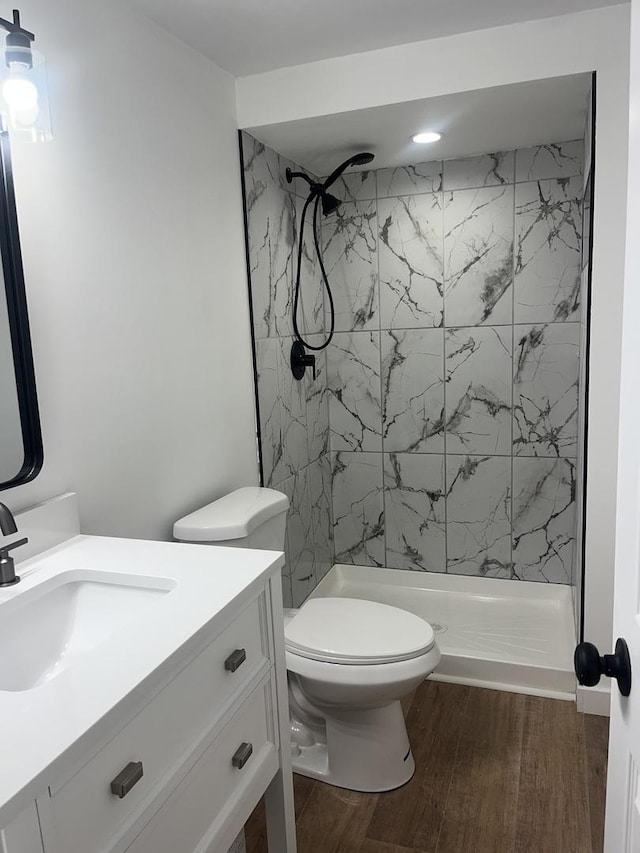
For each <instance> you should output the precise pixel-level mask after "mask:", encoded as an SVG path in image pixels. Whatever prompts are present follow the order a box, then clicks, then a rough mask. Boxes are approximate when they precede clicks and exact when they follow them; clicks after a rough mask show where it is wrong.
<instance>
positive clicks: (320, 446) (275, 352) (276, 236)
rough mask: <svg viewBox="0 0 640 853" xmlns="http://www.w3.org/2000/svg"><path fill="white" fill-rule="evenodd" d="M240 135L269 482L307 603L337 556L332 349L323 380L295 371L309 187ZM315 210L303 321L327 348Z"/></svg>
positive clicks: (292, 599)
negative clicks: (280, 499)
mask: <svg viewBox="0 0 640 853" xmlns="http://www.w3.org/2000/svg"><path fill="white" fill-rule="evenodd" d="M241 138H242V153H243V162H244V170H243V177H244V190H245V210H246V237H247V248H248V259H249V274H250V288H251V302H252V324H253V335H254V351H255V358H256V384H257V392H258V407H259V416H260V439H261V457H262V473H263V482H264V485H265V486H269V487H270V488H275V489H278V490H279V491H282V492H284V493H285V494H286V495H287V496H288V497H289V500H290V503H291V508H290V511H289V517H288V520H287V539H286V544H285V552H286V564H285V568H284V571H283V578H282V580H283V592H284V600H285V605H286V606H299V605H300V604H301V603H302V601H304V599H305V598H306V597H307V595H308V594H309V592H311V590H312V589H313V588H314V587H315V586H316V585H317V583H319V581H320V580H322V578H323V577H324V575H325V574H326V573H327V571H328V570H329V568H330V567H331V565H332V564H333V562H334V557H333V525H332V517H331V493H330V489H331V465H330V458H329V405H328V404H329V399H328V391H327V370H326V352H324V351H323V352H320V353H318V354H317V356H316V373H317V378H316V381H313V380H312V377H311V374H310V372H308V373H307V376H305V378H304V380H303V381H301V382H297V381H296V380H295V379H294V378H293V375H292V373H291V370H290V368H289V356H290V351H291V345H292V343H293V327H292V317H291V315H292V309H293V281H294V275H295V264H296V262H297V233H298V227H299V223H300V221H301V217H302V209H303V206H304V201H305V199H306V187H307V185H306V184H305V183H304V182H303V181H301V180H300V179H297V180H296V181H294V182H293V183H292V184H288V183H287V182H286V179H285V169H286V167H287V166H290V167H291V168H292V169H294V170H296V169H298V167H297V166H296V165H295V164H294V163H291V162H290V161H288V160H286V159H285V158H283V157H280V156H279V155H278V154H277V153H276V152H275V151H272V150H270V149H269V148H266V147H265V146H264V145H263V144H262V143H260V142H259V141H258V140H256V139H254V138H253V137H251V136H250V135H249V134H246V133H242V137H241ZM311 213H312V210H309V211H308V213H307V218H306V225H305V229H304V231H305V233H304V238H303V256H302V269H301V282H302V293H301V307H300V312H299V318H300V320H299V322H300V328H301V331H302V332H303V333H304V334H305V335H306V336H307V339H308V340H309V342H310V343H312V344H313V345H315V346H318V345H320V344H321V343H322V340H323V338H324V331H323V329H324V302H323V294H322V290H321V288H320V282H319V279H318V269H317V263H316V260H315V253H314V252H313V251H312V240H313V234H312V230H311V225H310V223H311Z"/></svg>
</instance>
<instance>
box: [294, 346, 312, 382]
mask: <svg viewBox="0 0 640 853" xmlns="http://www.w3.org/2000/svg"><path fill="white" fill-rule="evenodd" d="M290 363H291V372H292V373H293V375H294V378H295V379H302V377H303V376H304V374H305V371H306V369H307V367H310V368H311V369H312V370H313V378H314V379H315V378H316V357H315V355H314V354H313V353H311V352H307V351H306V350H305V348H304V346H303V345H302V342H301V341H294V342H293V346H292V347H291V358H290Z"/></svg>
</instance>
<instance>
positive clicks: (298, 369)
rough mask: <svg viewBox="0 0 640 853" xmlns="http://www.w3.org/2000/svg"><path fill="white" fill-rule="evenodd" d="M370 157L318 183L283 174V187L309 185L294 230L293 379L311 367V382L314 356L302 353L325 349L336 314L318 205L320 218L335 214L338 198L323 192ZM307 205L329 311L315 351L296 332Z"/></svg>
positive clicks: (344, 166) (345, 164) (363, 154)
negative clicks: (295, 182) (299, 181)
mask: <svg viewBox="0 0 640 853" xmlns="http://www.w3.org/2000/svg"><path fill="white" fill-rule="evenodd" d="M373 156H374V155H373V154H370V153H369V152H368V151H361V152H360V153H359V154H354V155H353V156H352V157H349V158H348V159H347V160H345V161H344V162H343V163H341V164H340V165H339V166H338V168H337V169H334V170H333V172H332V173H331V174H330V175H329V177H328V178H327V179H326V180H325V181H323V182H322V183H321V182H319V181H314V180H313V178H310V177H309V175H307V174H306V172H292V171H291V169H289V168H288V167H287V169H286V171H285V175H286V178H287V183H289V184H290V183H291V181H292V180H293V179H294V178H302V179H303V180H304V181H306V182H307V183H308V184H309V195H308V196H307V199H306V201H305V203H304V207H303V208H302V216H301V217H300V227H299V230H298V267H297V272H296V284H295V291H294V297H293V332H294V334H295V337H296V340H295V342H294V344H293V348H292V350H291V369H292V370H293V375H294V376H295V378H296V379H302V377H303V376H304V372H305V369H306V368H307V367H313V377H314V379H315V375H316V370H315V356H313V355H306V354H305V352H304V348H306V349H310V350H316V351H318V350H323V349H325V348H326V347H328V346H329V344H330V342H331V339H332V338H333V332H334V329H335V323H336V316H335V315H336V312H335V308H334V305H333V294H332V293H331V287H330V286H329V279H328V278H327V272H326V270H325V268H324V261H323V259H322V251H321V249H320V239H319V237H318V210H319V205H320V204H322V215H323V216H329V215H330V214H332V213H335V211H336V210H337V209H338V208H339V207H340V205H341V204H342V202H341V201H340V199H339V198H336V196H334V195H331V193H329V192H327V190H328V189H329V187H330V186H331V185H332V184H334V183H335V182H336V181H337V180H338V178H339V177H340V176H341V175H342V173H343V172H344V171H346V169H348V168H349V167H351V166H366V165H367V164H368V163H370V162H371V161H372V160H373ZM311 202H313V243H314V246H315V249H316V255H317V256H318V264H319V266H320V272H321V274H322V281H323V283H324V286H325V287H326V289H327V297H328V298H329V309H330V314H331V324H330V328H329V335H328V336H327V339H326V341H325V342H324V343H323V344H321V345H320V346H318V347H316V346H313V345H312V344H310V343H307V341H305V339H304V338H303V337H302V335H301V334H300V330H299V329H298V303H299V301H300V270H301V267H302V242H303V239H304V222H305V218H306V215H307V209H308V207H309V205H310V204H311Z"/></svg>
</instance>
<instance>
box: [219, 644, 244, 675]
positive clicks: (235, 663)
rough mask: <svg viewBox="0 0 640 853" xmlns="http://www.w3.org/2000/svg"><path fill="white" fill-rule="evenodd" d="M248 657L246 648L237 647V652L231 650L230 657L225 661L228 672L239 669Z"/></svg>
mask: <svg viewBox="0 0 640 853" xmlns="http://www.w3.org/2000/svg"><path fill="white" fill-rule="evenodd" d="M246 659H247V653H246V652H245V650H244V649H236V650H235V652H231V654H230V655H229V657H228V658H227V659H226V661H225V662H224V668H225V669H226V670H227V672H235V671H236V669H239V668H240V667H241V666H242V664H243V663H244V662H245V661H246Z"/></svg>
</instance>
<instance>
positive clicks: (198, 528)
mask: <svg viewBox="0 0 640 853" xmlns="http://www.w3.org/2000/svg"><path fill="white" fill-rule="evenodd" d="M288 508H289V498H288V497H287V496H286V495H283V494H282V492H276V491H275V490H274V489H263V488H261V487H259V486H245V487H243V488H242V489H236V491H235V492H230V494H228V495H225V496H224V497H223V498H220V499H219V500H217V501H213V502H212V503H210V504H207V505H206V506H203V507H202V508H201V509H198V510H196V511H195V512H192V513H191V514H190V515H185V516H184V518H181V519H179V520H178V521H176V523H175V524H174V525H173V535H174V537H175V538H176V539H179V540H181V541H182V542H221V541H223V540H225V539H243V538H244V537H245V536H248V535H249V534H250V533H251V532H252V531H254V530H255V529H256V528H257V527H259V526H260V525H261V524H264V522H265V521H269V519H270V518H273V517H274V516H276V515H279V514H280V513H282V512H286V511H287V509H288Z"/></svg>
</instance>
